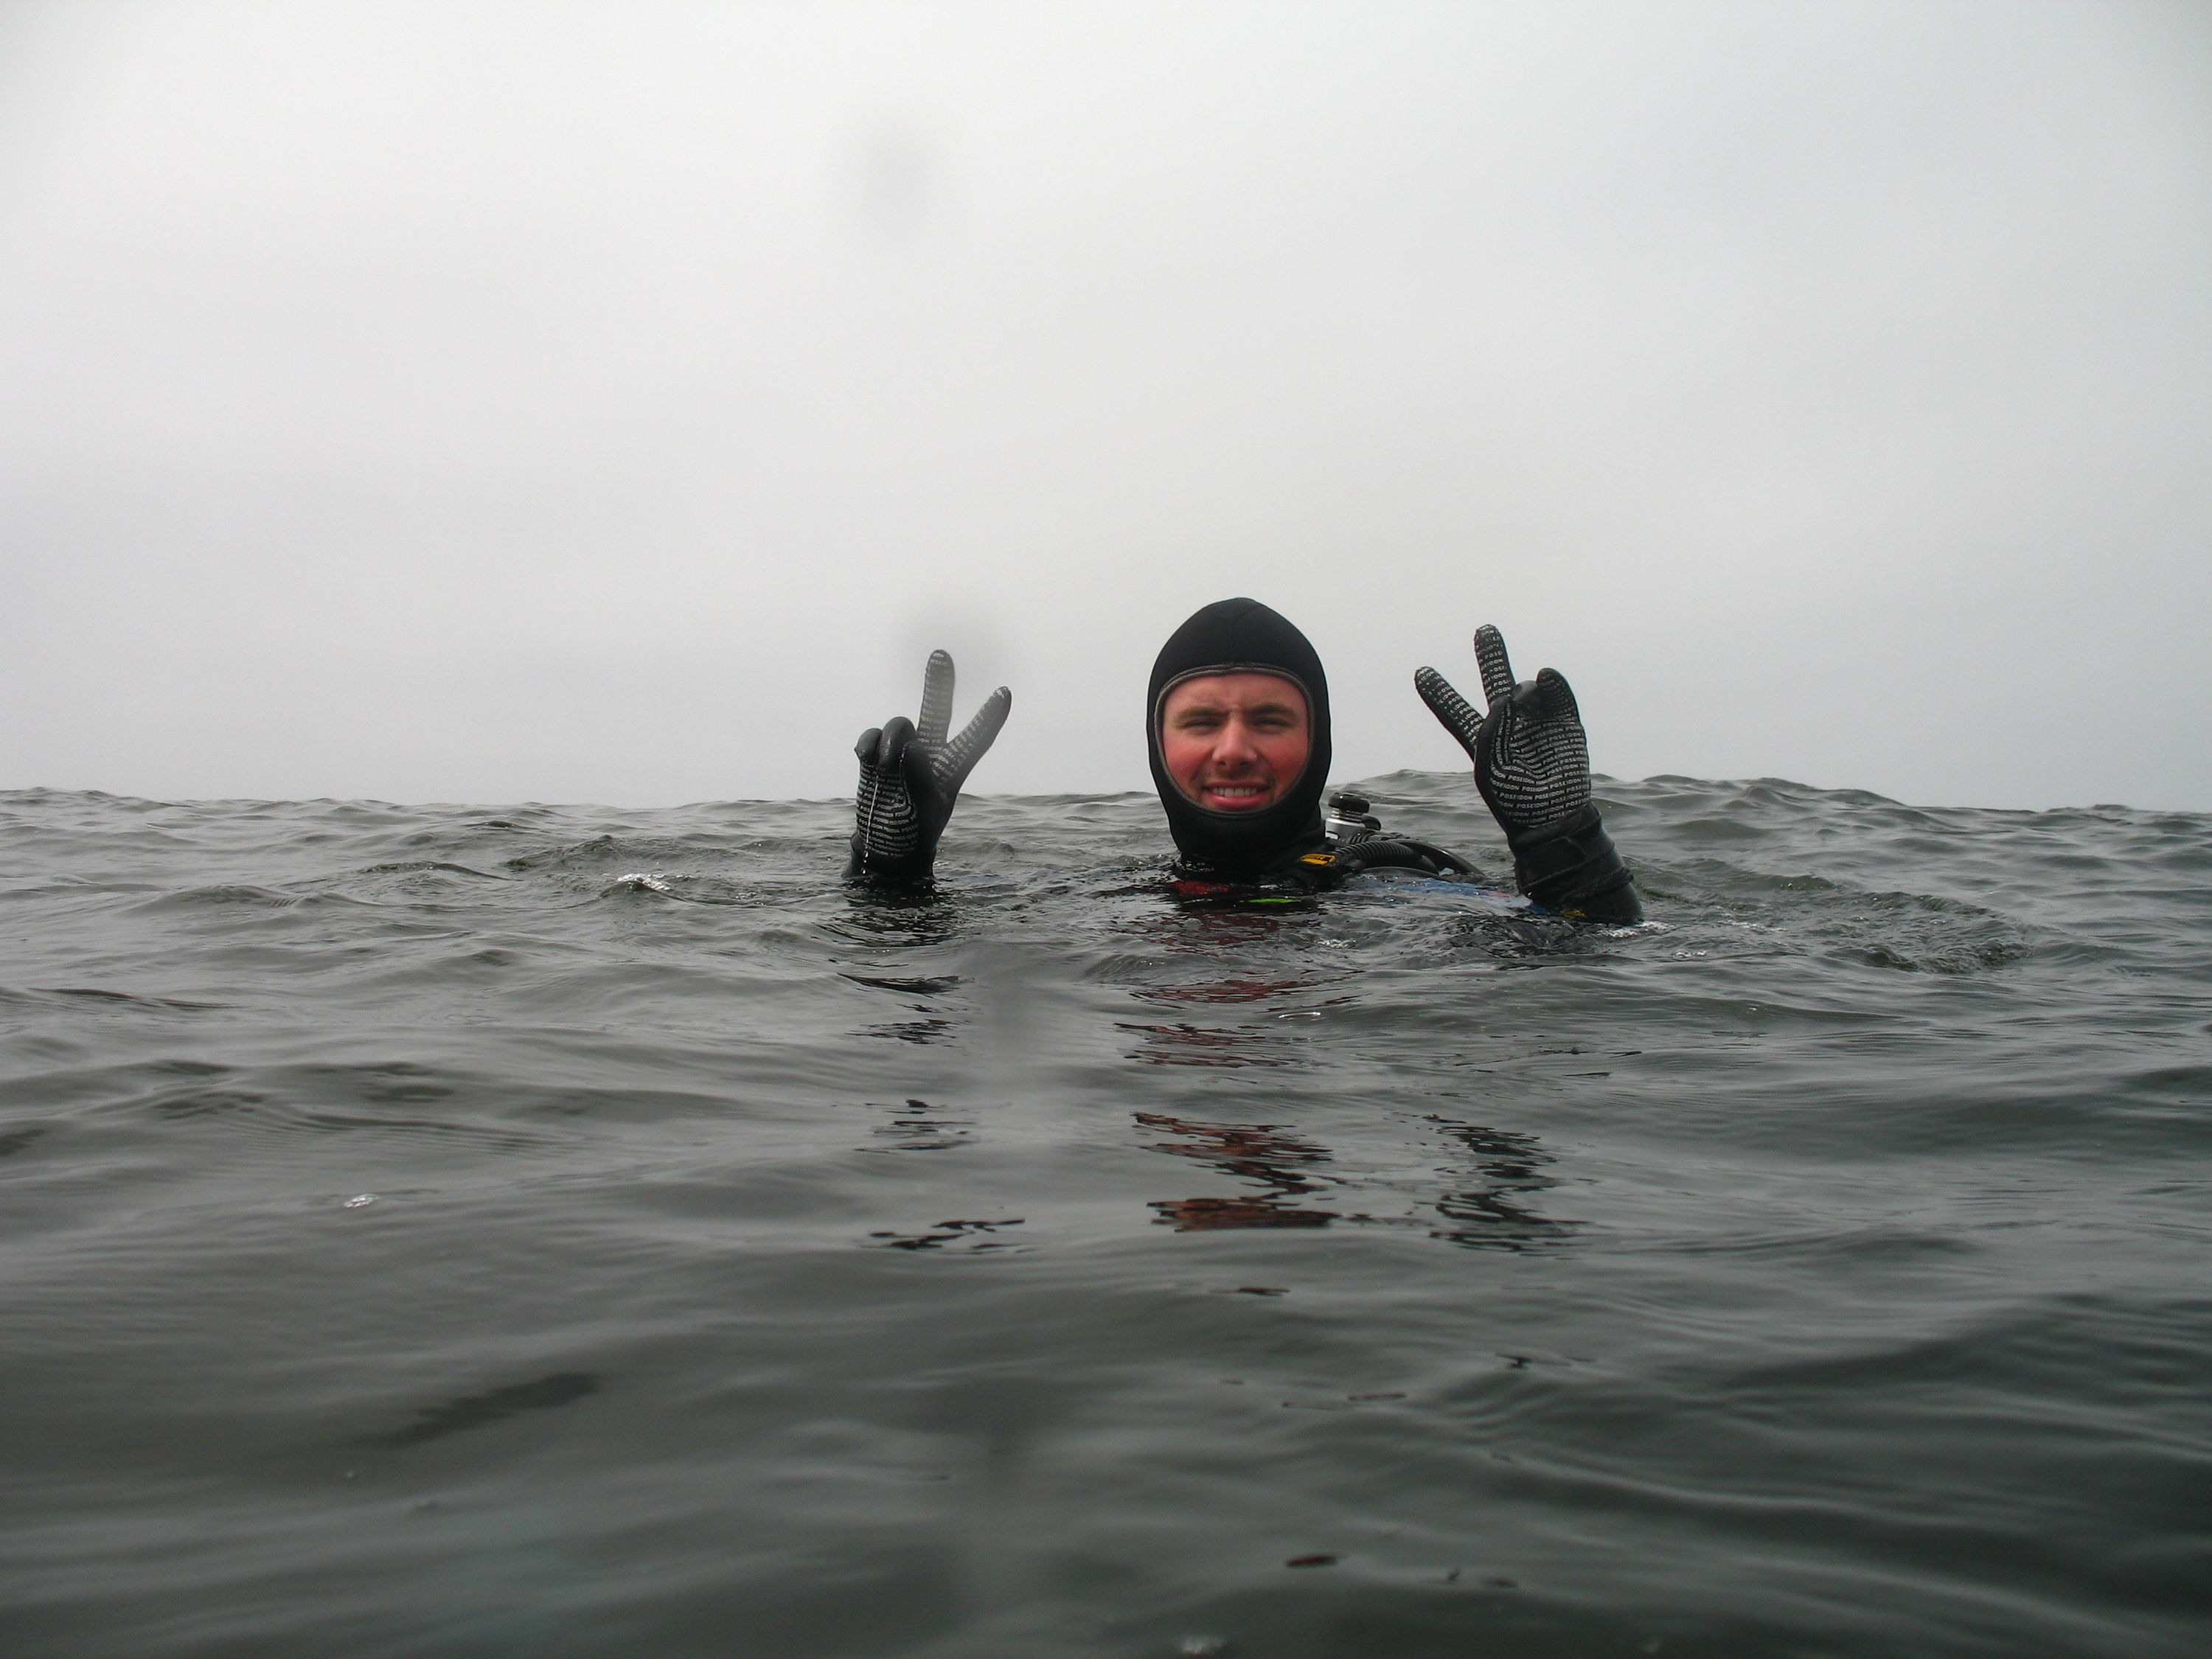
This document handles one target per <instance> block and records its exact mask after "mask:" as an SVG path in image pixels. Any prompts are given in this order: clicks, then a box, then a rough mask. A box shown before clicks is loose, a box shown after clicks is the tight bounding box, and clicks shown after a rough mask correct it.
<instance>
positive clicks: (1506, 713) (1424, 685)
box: [1413, 623, 1644, 922]
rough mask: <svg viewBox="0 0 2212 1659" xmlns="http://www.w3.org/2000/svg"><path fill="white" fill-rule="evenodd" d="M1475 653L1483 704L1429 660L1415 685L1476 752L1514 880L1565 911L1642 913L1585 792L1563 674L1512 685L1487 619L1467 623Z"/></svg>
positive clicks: (1579, 731) (1577, 721) (1625, 916)
mask: <svg viewBox="0 0 2212 1659" xmlns="http://www.w3.org/2000/svg"><path fill="white" fill-rule="evenodd" d="M1474 660H1475V664H1476V665H1477V666H1478V667H1480V669H1481V671H1482V694H1483V696H1484V697H1485V698H1486V700H1487V701H1488V702H1489V704H1490V712H1489V713H1488V714H1476V713H1475V712H1474V707H1473V705H1471V704H1470V703H1469V702H1468V700H1467V699H1466V698H1465V697H1462V696H1460V694H1459V693H1458V692H1456V691H1455V690H1453V689H1452V686H1451V682H1450V681H1449V680H1447V679H1446V678H1444V677H1443V675H1441V674H1439V673H1437V671H1436V670H1435V669H1433V668H1424V669H1420V670H1419V671H1417V672H1416V673H1415V674H1414V676H1413V688H1414V690H1417V691H1419V693H1420V694H1421V701H1422V702H1425V703H1426V704H1428V706H1429V712H1430V713H1431V714H1434V715H1435V716H1436V717H1437V719H1438V720H1442V721H1443V726H1444V730H1446V731H1447V732H1450V733H1451V734H1452V736H1454V737H1455V738H1458V739H1459V742H1460V747H1461V748H1462V749H1464V750H1467V752H1468V757H1470V758H1471V759H1472V760H1473V761H1474V787H1476V788H1478V789H1480V790H1481V791H1482V799H1484V801H1486V803H1488V805H1489V807H1490V811H1491V815H1492V817H1495V818H1496V819H1497V820H1498V828H1499V829H1503V830H1504V831H1505V844H1506V845H1507V846H1508V847H1510V848H1512V849H1513V878H1514V881H1515V882H1516V884H1517V885H1518V886H1519V887H1520V889H1521V890H1522V892H1523V893H1526V894H1527V895H1528V896H1529V897H1530V898H1532V899H1534V900H1535V902H1537V903H1539V904H1541V905H1544V906H1547V908H1551V909H1554V910H1557V911H1559V913H1560V914H1561V915H1567V916H1572V917H1577V918H1579V919H1581V920H1583V921H1606V922H1635V921H1642V920H1643V917H1644V902H1643V901H1642V899H1640V898H1639V897H1638V896H1637V892H1636V884H1635V881H1634V880H1633V879H1632V878H1631V876H1630V874H1629V872H1628V866H1626V864H1624V863H1622V862H1621V858H1620V851H1619V849H1618V848H1615V847H1614V846H1613V838H1612V837H1611V836H1608V835H1607V834H1606V832H1605V823H1604V821H1603V819H1602V817H1601V816H1600V814H1599V812H1598V810H1597V805H1596V804H1595V802H1594V801H1592V800H1591V799H1590V774H1589V739H1588V738H1585V737H1584V736H1583V717H1582V713H1581V711H1580V710H1579V709H1577V708H1576V707H1575V694H1574V692H1573V690H1571V689H1570V688H1569V686H1568V684H1567V682H1566V680H1565V677H1564V676H1562V675H1561V674H1560V673H1559V671H1558V670H1556V669H1551V668H1547V669H1543V670H1541V671H1539V672H1538V674H1537V676H1536V678H1534V679H1533V680H1522V682H1520V684H1517V685H1516V684H1515V683H1514V679H1513V665H1512V663H1511V662H1510V661H1509V660H1508V659H1507V658H1506V655H1505V640H1504V636H1503V635H1500V634H1499V633H1498V630H1497V629H1495V628H1492V626H1491V625H1490V624H1489V623H1484V624H1483V625H1482V626H1481V627H1480V628H1479V629H1475V632H1474Z"/></svg>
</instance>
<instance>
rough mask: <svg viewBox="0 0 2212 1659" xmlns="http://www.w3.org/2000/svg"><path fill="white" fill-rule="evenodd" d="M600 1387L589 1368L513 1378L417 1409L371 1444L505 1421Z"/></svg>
mask: <svg viewBox="0 0 2212 1659" xmlns="http://www.w3.org/2000/svg"><path fill="white" fill-rule="evenodd" d="M598 1392H599V1378H598V1377H596V1376H592V1375H591V1374H590V1373H589V1372H586V1371H555V1372H554V1373H553V1374H552V1375H551V1376H541V1377H539V1378H538V1380H537V1381H536V1382H534V1383H508V1384H507V1386H506V1387H505V1388H503V1389H491V1390H489V1392H488V1393H484V1394H471V1395H463V1396H461V1398H459V1400H449V1401H447V1402H446V1403H445V1404H444V1405H442V1406H428V1407H423V1408H422V1410H420V1411H417V1412H416V1413H415V1416H416V1421H415V1422H413V1423H411V1424H410V1425H408V1426H407V1427H405V1428H404V1429H401V1430H398V1431H397V1432H395V1433H392V1434H384V1435H371V1436H369V1437H367V1438H365V1439H364V1440H363V1441H362V1444H363V1445H368V1446H387V1447H389V1446H420V1445H422V1444H424V1443H426V1442H428V1441H432V1440H442V1439H444V1438H445V1437H447V1435H449V1434H459V1433H461V1432H463V1431H465V1430H469V1429H480V1428H483V1427H484V1426H485V1425H488V1424H492V1423H499V1422H504V1421H505V1420H506V1419H508V1418H510V1417H515V1416H519V1415H520V1414H521V1413H524V1412H543V1411H551V1410H553V1409H554V1408H555V1407H560V1406H568V1405H574V1403H575V1402H576V1401H579V1400H581V1399H582V1398H584V1396H585V1395H592V1394H597V1393H598Z"/></svg>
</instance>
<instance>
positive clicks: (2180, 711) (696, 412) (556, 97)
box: [0, 0, 2212, 809]
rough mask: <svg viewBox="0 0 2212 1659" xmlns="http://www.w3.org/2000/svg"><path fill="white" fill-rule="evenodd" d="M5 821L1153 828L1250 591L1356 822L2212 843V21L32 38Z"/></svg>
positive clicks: (797, 15) (112, 14)
mask: <svg viewBox="0 0 2212 1659" xmlns="http://www.w3.org/2000/svg"><path fill="white" fill-rule="evenodd" d="M0 468H3V469H4V471H0V560H4V574H5V576H6V583H5V605H4V607H0V697H4V712H0V787H27V786H32V785H41V784H43V785H49V786H52V787H70V788H76V787H87V788H99V789H105V790H109V791H112V792H117V793H133V794H144V795H154V796H163V797H172V798H179V797H202V796H224V795H264V796H277V797H294V796H307V795H347V796H350V795H374V796H380V797H384V798H387V799H449V800H451V799H459V800H472V801H499V800H513V799H546V800H563V801H577V800H601V801H612V802H620V803H627V804H635V805H658V804H665V803H672V802H677V801H682V800H690V799H728V798H738V797H780V796H787V795H792V794H809V795H833V794H839V793H847V792H848V791H849V789H850V787H851V774H852V760H851V755H850V744H851V741H852V738H853V736H854V732H857V731H858V730H859V729H860V727H862V726H868V725H872V724H876V723H878V722H879V721H880V720H883V719H884V717H885V716H887V715H888V714H892V713H895V712H899V711H901V710H903V711H905V712H908V713H911V712H912V709H913V705H914V702H915V697H916V692H917V690H918V686H919V682H920V676H921V662H922V658H923V655H924V654H925V653H926V652H927V649H928V648H929V647H931V646H933V645H938V644H943V645H946V646H948V647H951V649H952V650H953V651H954V652H955V653H956V654H957V657H958V659H959V662H960V666H961V670H962V673H963V692H962V696H961V697H960V700H959V712H960V714H962V715H963V717H964V715H965V714H966V711H967V710H968V708H970V707H972V706H973V703H974V702H975V698H976V697H977V696H980V695H981V692H983V691H984V690H987V689H988V688H989V687H990V686H991V685H993V684H997V683H999V682H1000V681H1006V682H1009V683H1011V684H1012V685H1013V688H1014V693H1015V702H1014V714H1013V718H1012V721H1011V723H1010V724H1009V725H1008V726H1007V729H1006V734H1005V736H1004V737H1003V738H1001V739H1000V744H999V745H998V747H997V749H996V750H994V752H993V753H992V754H991V756H990V757H989V758H988V759H987V760H986V761H985V762H984V763H983V764H982V766H981V768H980V769H978V771H977V773H976V775H975V779H974V780H973V787H975V788H976V789H979V790H983V791H988V792H993V793H999V792H1028V791H1042V790H1082V791H1104V790H1113V789H1121V788H1130V787H1145V782H1146V780H1145V774H1144V765H1143V757H1142V732H1141V724H1140V721H1141V703H1142V688H1143V684H1144V680H1145V675H1146V669H1147V668H1148V666H1149V665H1150V662H1151V659H1152V653H1154V651H1156V650H1157V648H1158V645H1159V643H1160V641H1162V640H1163V639H1164V637H1165V635H1167V633H1168V632H1169V631H1170V629H1172V628H1173V626H1174V625H1175V624H1176V623H1177V622H1178V621H1179V620H1180V619H1181V618H1182V617H1183V616H1184V615H1185V614H1187V613H1188V611H1190V610H1192V609H1193V608H1194V607H1195V606H1196V605H1200V604H1201V603H1203V602H1205V601H1207V600H1210V599H1217V598H1222V597H1225V596H1227V595H1230V594H1234V593H1249V594H1252V595H1254V596H1255V597H1257V598H1260V599H1265V600H1267V601H1268V602H1269V603H1270V604H1272V605H1275V606H1276V607H1277V608H1278V609H1279V610H1281V611H1284V612H1285V613H1286V614H1287V615H1289V616H1290V617H1291V618H1292V619H1293V620H1294V621H1297V622H1298V623H1301V624H1302V625H1303V626H1304V628H1305V629H1307V630H1308V632H1310V634H1311V635H1313V637H1314V639H1315V641H1316V644H1317V645H1318V646H1319V647H1320V648H1321V650H1322V655H1323V657H1324V659H1325V660H1326V661H1327V662H1328V665H1329V671H1330V674H1331V677H1332V682H1333V684H1334V690H1335V696H1336V699H1337V705H1338V709H1339V736H1338V741H1337V752H1338V769H1339V775H1340V777H1343V778H1351V777H1355V776H1359V775H1371V774H1373V773H1376V772H1379V771H1384V770H1388V769H1393V768H1396V767H1401V766H1415V767H1424V768H1437V769H1441V768H1444V767H1447V766H1455V765H1460V764H1463V762H1462V760H1461V758H1460V756H1459V751H1458V750H1457V749H1456V748H1455V746H1454V745H1453V744H1452V743H1451V741H1450V740H1449V738H1447V737H1446V736H1445V735H1444V733H1443V731H1442V729H1441V728H1439V727H1438V726H1436V724H1435V723H1434V722H1433V721H1432V720H1431V718H1430V716H1429V715H1428V714H1427V713H1426V711H1425V709H1424V708H1422V707H1421V705H1420V704H1419V702H1417V701H1416V700H1415V698H1414V696H1413V692H1412V690H1411V689H1410V686H1409V684H1408V678H1409V676H1410V674H1411V671H1412V670H1413V668H1414V667H1415V666H1416V665H1419V664H1421V663H1424V662H1429V663H1433V664H1435V665H1437V666H1438V667H1439V668H1441V669H1443V671H1445V672H1446V673H1447V674H1448V675H1450V676H1452V677H1453V678H1455V679H1457V680H1458V681H1459V682H1460V683H1461V684H1462V686H1463V687H1464V688H1466V689H1468V690H1473V689H1474V684H1475V675H1474V663H1473V657H1472V653H1471V652H1470V651H1469V649H1468V635H1469V634H1470V633H1471V632H1472V631H1473V629H1474V626H1475V625H1476V624H1477V623H1482V622H1495V623H1498V625H1499V626H1500V627H1501V628H1503V629H1504V631H1505V635H1506V638H1507V640H1508V641H1509V642H1510V644H1511V645H1512V647H1514V650H1515V653H1516V662H1517V664H1518V665H1519V666H1520V667H1521V669H1522V671H1523V672H1533V671H1534V670H1535V669H1536V668H1537V667H1538V666H1540V665H1543V664H1546V663H1549V664H1551V665H1554V666H1556V667H1559V669H1561V670H1562V671H1565V672H1566V673H1567V674H1568V675H1569V677H1570V678H1571V679H1572V680H1573V682H1574V684H1575V686H1576V688H1577V691H1578V692H1579V694H1580V695H1581V698H1582V702H1583V712H1584V714H1585V717H1586V719H1587V720H1588V722H1589V727H1590V731H1591V741H1592V750H1593V757H1594V760H1595V764H1596V765H1597V766H1598V767H1599V768H1600V769H1602V770H1605V771H1608V772H1612V773H1615V774H1619V775H1627V776H1643V775H1648V774H1651V773H1656V772H1683V773H1691V774H1695V775H1702V776H1720V777H1745V776H1756V775H1781V776H1786V777H1790V778H1795V779H1799V780H1802V781H1807V782H1810V783H1815V784H1820V785H1824V786H1832V787H1863V788H1869V789H1875V790H1879V791H1881V792H1882V793H1886V794H1891V795H1896V796H1899V797H1901V798H1904V799H1911V800H1915V801H1922V802H1929V803H1936V804H1958V805H2001V806H2044V805H2059V804H2067V803H2079V802H2092V801H2125V802H2129V803H2132V804H2135V805H2144V806H2168V807H2192V808H2198V809H2212V7H2207V6H2204V5H2202V4H2197V3H2186V0H2185V3H2153V0H2142V3H2136V0H2087V3H2002V0H1991V3H1974V4H1965V3H1959V4H1929V3H1927V0H1910V3H1904V4H1895V5H1890V4H1882V3H1875V0H1851V3H1840V4H1827V3H1818V0H1808V3H1791V4H1777V3H1773V0H1753V3H1688V0H1684V3H1653V0H1636V3H1627V4H1603V3H1585V4H1571V5H1560V4H1553V3H1526V4H1503V5H1485V4H1480V3H1469V0H1454V3H1447V4H1435V5H1429V4H1406V3H1398V4H1392V3H1377V0H1359V3H1341V4H1326V5H1299V4H1295V3H1286V0H1266V3H1262V4H1255V5H1249V6H1248V5H1242V4H1228V3H1203V0H1200V3H1189V0H1182V3H1175V4H1170V5H1161V6H1144V5H1138V4H1132V3H1126V0H1113V3H1106V0H1100V3H1096V4H1091V5H1061V6H1052V5H1044V4H1038V3H1028V0H1025V3H1019V4H1008V5H1005V6H997V7H990V6H978V5H970V4H959V3H931V4H924V3H913V4H907V5H896V6H879V7H878V6H857V5H852V6H841V5H836V4H809V5H798V4H774V5H761V6H757V7H747V6H742V5H735V4H714V5H703V6H696V7H690V6H684V5H679V4H669V3H663V4H653V5H642V6H641V5H631V4H618V3H605V4H594V5H584V6H564V5H561V4H556V3H548V0H530V3H527V4H520V5H515V6H511V7H510V6H500V5H490V4H466V3H453V0H436V3H426V4H413V5H410V4H404V3H392V0H373V3H371V0H364V3H360V4H351V5H340V4H314V3H306V0H294V3H286V4H268V3H254V4H246V5H218V4H209V3H198V0H168V3H160V4H149V5H105V4H100V3H94V0H64V3H58V4H28V5H25V4H17V5H14V6H12V7H9V8H8V9H5V10H4V11H0Z"/></svg>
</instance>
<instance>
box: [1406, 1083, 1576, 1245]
mask: <svg viewBox="0 0 2212 1659" xmlns="http://www.w3.org/2000/svg"><path fill="white" fill-rule="evenodd" d="M1429 1121H1430V1122H1431V1123H1433V1124H1436V1125H1437V1127H1439V1128H1440V1129H1442V1130H1443V1133H1445V1134H1446V1135H1447V1136H1449V1138H1450V1139H1452V1140H1454V1141H1455V1142H1457V1143H1458V1144H1459V1145H1460V1146H1463V1147H1465V1148H1466V1149H1467V1151H1468V1152H1471V1153H1472V1154H1474V1158H1473V1163H1472V1170H1473V1173H1474V1174H1476V1175H1478V1176H1480V1177H1481V1178H1482V1184H1481V1185H1480V1186H1476V1187H1471V1188H1465V1189H1463V1190H1462V1191H1459V1192H1452V1193H1446V1194H1444V1195H1443V1197H1442V1198H1440V1199H1438V1200H1437V1205H1436V1207H1437V1212H1438V1213H1439V1214H1441V1215H1442V1216H1443V1218H1445V1220H1446V1221H1448V1222H1449V1223H1451V1224H1452V1225H1449V1226H1445V1227H1439V1228H1437V1230H1436V1231H1434V1232H1432V1233H1431V1235H1430V1237H1432V1238H1446V1239H1449V1240H1450V1241H1451V1242H1452V1243H1455V1244H1467V1245H1472V1246H1474V1247H1475V1248H1477V1249H1499V1250H1525V1249H1528V1248H1529V1247H1530V1246H1532V1245H1534V1244H1538V1243H1549V1242H1552V1241H1555V1240H1558V1239H1562V1238H1565V1237H1568V1236H1569V1235H1570V1234H1571V1233H1572V1232H1573V1231H1575V1228H1576V1225H1577V1224H1576V1223H1574V1222H1571V1221H1554V1220H1553V1219H1551V1218H1548V1217H1546V1216H1541V1215H1539V1214H1537V1213H1536V1212H1535V1211H1534V1210H1533V1209H1531V1208H1530V1207H1529V1206H1528V1202H1527V1200H1528V1196H1529V1195H1530V1194H1534V1193H1540V1192H1542V1191H1544V1190H1545V1189H1546V1188H1550V1187H1556V1186H1558V1185H1559V1182H1556V1181H1554V1180H1553V1179H1552V1178H1551V1177H1550V1176H1547V1175H1546V1174H1544V1173H1543V1171H1544V1170H1545V1168H1546V1166H1547V1165H1548V1164H1551V1163H1552V1161H1553V1159H1552V1155H1551V1154H1550V1153H1548V1152H1545V1151H1543V1150H1542V1149H1541V1147H1539V1146H1538V1145H1537V1144H1536V1138H1535V1136H1534V1135H1526V1134H1516V1133H1512V1132H1510V1131H1508V1130H1503V1129H1486V1128H1481V1127H1477V1126H1476V1125H1474V1124H1472V1123H1460V1122H1455V1121H1453V1120H1452V1119H1449V1118H1445V1117H1437V1116H1435V1115H1431V1116H1430V1118H1429Z"/></svg>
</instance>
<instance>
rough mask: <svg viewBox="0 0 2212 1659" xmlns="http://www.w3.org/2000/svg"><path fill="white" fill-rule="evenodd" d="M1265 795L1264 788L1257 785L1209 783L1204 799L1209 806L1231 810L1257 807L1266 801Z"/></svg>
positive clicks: (1265, 789)
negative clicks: (1242, 807)
mask: <svg viewBox="0 0 2212 1659" xmlns="http://www.w3.org/2000/svg"><path fill="white" fill-rule="evenodd" d="M1266 799H1267V788H1266V786H1264V785H1262V784H1257V783H1209V784H1207V785H1206V802H1207V804H1208V805H1213V806H1225V807H1230V808H1231V809H1234V808H1237V807H1241V806H1258V805H1261V804H1262V803H1263V802H1264V801H1265V800H1266Z"/></svg>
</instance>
